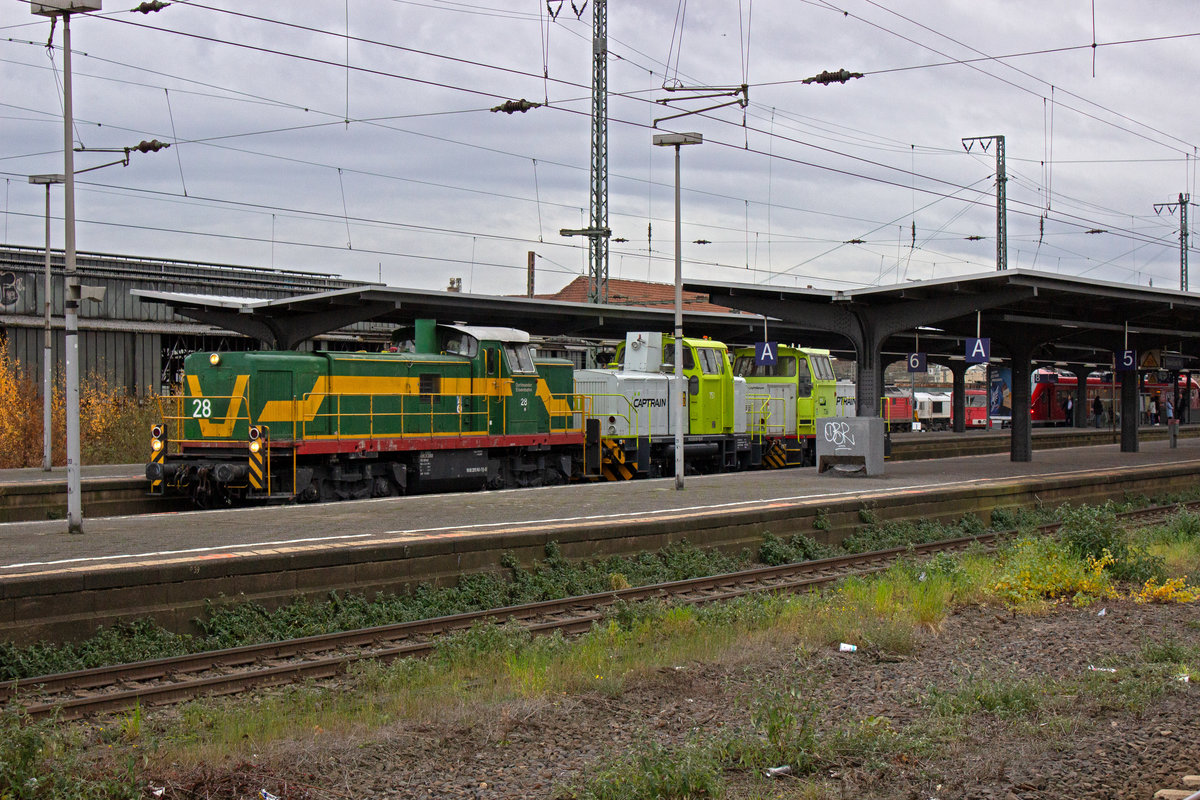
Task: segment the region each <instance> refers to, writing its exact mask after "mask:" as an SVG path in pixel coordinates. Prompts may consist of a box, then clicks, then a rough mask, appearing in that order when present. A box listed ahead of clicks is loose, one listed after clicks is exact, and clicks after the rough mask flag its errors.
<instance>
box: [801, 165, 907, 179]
mask: <svg viewBox="0 0 1200 800" xmlns="http://www.w3.org/2000/svg"><path fill="white" fill-rule="evenodd" d="M822 168H823V167H822ZM910 173H911V170H910ZM861 177H863V178H864V179H866V180H874V177H872V176H869V175H863V176H861Z"/></svg>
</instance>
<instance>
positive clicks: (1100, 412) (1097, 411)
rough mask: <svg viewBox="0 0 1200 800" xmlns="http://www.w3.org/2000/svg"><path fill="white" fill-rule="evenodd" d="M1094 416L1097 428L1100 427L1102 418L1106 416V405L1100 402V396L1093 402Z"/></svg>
mask: <svg viewBox="0 0 1200 800" xmlns="http://www.w3.org/2000/svg"><path fill="white" fill-rule="evenodd" d="M1092 415H1093V416H1094V417H1095V418H1096V427H1097V428H1099V427H1100V418H1101V417H1103V416H1104V403H1101V402H1100V395H1096V399H1095V400H1093V401H1092Z"/></svg>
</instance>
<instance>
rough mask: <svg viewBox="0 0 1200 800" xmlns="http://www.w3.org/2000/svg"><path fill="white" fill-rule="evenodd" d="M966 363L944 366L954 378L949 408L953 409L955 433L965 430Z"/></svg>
mask: <svg viewBox="0 0 1200 800" xmlns="http://www.w3.org/2000/svg"><path fill="white" fill-rule="evenodd" d="M968 366H970V365H969V364H966V363H961V364H960V363H959V362H957V361H952V362H950V363H949V364H946V367H947V368H948V369H949V370H950V373H951V374H952V375H953V376H954V387H953V389H951V403H950V407H951V408H953V409H954V420H953V427H954V432H955V433H962V432H963V431H965V430H966V429H967V367H968Z"/></svg>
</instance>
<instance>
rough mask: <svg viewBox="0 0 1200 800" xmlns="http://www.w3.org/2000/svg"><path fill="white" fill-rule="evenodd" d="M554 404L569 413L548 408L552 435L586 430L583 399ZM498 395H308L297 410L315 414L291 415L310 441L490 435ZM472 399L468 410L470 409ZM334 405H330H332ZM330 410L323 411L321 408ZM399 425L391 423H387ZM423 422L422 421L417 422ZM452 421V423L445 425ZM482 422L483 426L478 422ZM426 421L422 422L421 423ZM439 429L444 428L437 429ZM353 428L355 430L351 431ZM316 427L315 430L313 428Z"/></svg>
mask: <svg viewBox="0 0 1200 800" xmlns="http://www.w3.org/2000/svg"><path fill="white" fill-rule="evenodd" d="M422 397H427V398H430V400H429V402H428V408H421V409H417V410H413V409H408V408H406V407H405V405H406V401H408V402H410V403H411V402H412V401H414V400H417V398H422ZM446 398H455V399H456V400H457V403H456V406H457V407H456V408H454V409H452V410H439V409H438V408H437V405H438V404H439V402H445V399H446ZM551 398H552V399H553V400H556V401H558V402H562V403H566V404H567V407H568V408H569V409H570V410H569V411H559V412H558V413H555V412H554V411H553V410H551V409H549V408H547V409H546V415H547V425H548V432H550V433H579V432H582V430H583V412H584V404H583V403H582V402H580V401H579V400H578V398H580V395H575V394H566V395H553V394H552V395H551ZM496 399H497V396H496V395H495V394H492V393H486V392H476V393H469V394H464V393H458V392H455V393H451V392H430V393H423V394H419V395H414V394H403V393H386V392H378V393H371V392H306V393H305V395H304V397H303V398H302V399H299V400H296V401H294V408H295V407H300V406H304V407H308V408H316V409H317V411H316V413H315V414H313V415H312V416H311V418H309V417H306V416H304V417H302V416H299V415H298V414H296V413H295V412H293V415H292V416H293V420H294V421H295V422H296V423H297V424H298V425H299V428H300V430H299V435H298V438H299V439H301V440H309V439H336V440H341V439H357V438H361V437H363V436H367V437H369V438H388V437H393V436H394V437H401V438H402V437H454V436H487V435H488V426H487V424H486V420H487V415H488V413H489V411H488V406H487V404H488V403H490V402H492V401H495V400H496ZM499 400H500V403H501V413H502V414H503V415H504V419H507V406H508V402H509V397H507V396H502V397H500V398H499ZM356 401H358V402H362V401H365V402H366V409H364V410H347V408H346V407H345V406H346V405H349V404H351V403H353V402H356ZM468 401H479V402H470V407H469V408H467V402H468ZM387 403H394V404H395V408H387V407H386V404H387ZM329 406H332V407H329ZM323 407H324V408H325V409H326V410H324V411H321V410H320V409H321V408H323ZM556 417H557V418H560V419H562V420H564V421H565V424H562V423H559V424H555V418H556ZM389 420H390V421H391V422H392V423H397V422H398V425H397V424H388V421H389ZM363 421H365V428H366V429H365V430H361V429H359V427H358V425H356V424H355V423H361V422H363ZM418 421H419V422H418ZM447 421H449V425H448V426H446V425H445V423H447ZM481 421H482V422H483V425H482V427H480V424H479V423H480V422H481ZM421 423H424V424H421ZM327 425H329V426H330V427H332V430H333V432H330V433H325V432H324V431H322V430H319V429H322V428H325V427H326V426H327ZM439 425H441V426H442V428H443V429H442V430H438V427H439ZM348 428H353V429H354V430H353V432H347V429H348ZM314 429H317V430H314Z"/></svg>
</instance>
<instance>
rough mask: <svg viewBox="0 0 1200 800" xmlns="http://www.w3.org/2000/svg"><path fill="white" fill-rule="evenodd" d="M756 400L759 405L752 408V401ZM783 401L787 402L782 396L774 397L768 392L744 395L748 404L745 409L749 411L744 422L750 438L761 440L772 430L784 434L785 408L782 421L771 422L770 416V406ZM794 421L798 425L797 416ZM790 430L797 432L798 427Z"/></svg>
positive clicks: (771, 413) (771, 414)
mask: <svg viewBox="0 0 1200 800" xmlns="http://www.w3.org/2000/svg"><path fill="white" fill-rule="evenodd" d="M756 402H757V403H759V406H758V408H757V409H755V408H754V403H756ZM785 402H787V401H786V400H785V399H784V398H782V397H775V396H773V395H769V394H747V395H746V405H747V406H748V408H747V411H748V412H749V415H748V417H749V418H748V419H747V420H746V423H747V430H748V431H749V433H750V436H751V438H752V439H755V438H756V439H758V440H759V441H761V440H763V439H765V438H766V437H767V435H768V434H770V433H772V432H774V431H778V432H779V433H784V434H786V433H787V432H788V431H787V415H786V410H785V414H784V420H783V422H778V423H776V422H771V418H772V416H774V414H773V411H772V408H773V407H774V405H775V404H782V403H785ZM796 422H797V425H798V424H799V418H797V420H796ZM792 432H793V433H798V429H797V431H792Z"/></svg>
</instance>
